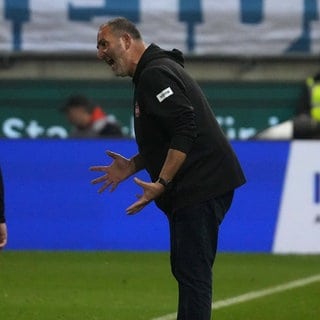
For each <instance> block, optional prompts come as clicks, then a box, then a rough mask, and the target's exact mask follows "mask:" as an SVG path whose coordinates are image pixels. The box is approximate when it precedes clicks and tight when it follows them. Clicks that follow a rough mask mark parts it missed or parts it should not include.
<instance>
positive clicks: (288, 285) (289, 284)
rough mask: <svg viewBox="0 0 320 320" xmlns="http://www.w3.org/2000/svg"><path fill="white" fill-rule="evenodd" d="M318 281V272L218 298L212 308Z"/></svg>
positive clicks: (166, 319)
mask: <svg viewBox="0 0 320 320" xmlns="http://www.w3.org/2000/svg"><path fill="white" fill-rule="evenodd" d="M318 281H320V274H317V275H314V276H311V277H308V278H303V279H298V280H295V281H290V282H287V283H284V284H281V285H278V286H274V287H270V288H267V289H262V290H257V291H250V292H247V293H245V294H242V295H240V296H236V297H232V298H229V299H225V300H219V301H217V302H214V303H212V309H220V308H224V307H228V306H231V305H234V304H238V303H242V302H246V301H250V300H254V299H258V298H261V297H265V296H269V295H272V294H274V293H278V292H282V291H287V290H290V289H294V288H298V287H304V286H306V285H308V284H310V283H314V282H318ZM176 317H177V313H176V312H175V313H170V314H167V315H164V316H162V317H159V318H153V319H151V320H174V319H176Z"/></svg>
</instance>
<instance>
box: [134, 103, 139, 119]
mask: <svg viewBox="0 0 320 320" xmlns="http://www.w3.org/2000/svg"><path fill="white" fill-rule="evenodd" d="M134 116H135V117H136V118H139V117H140V107H139V105H138V102H137V101H136V103H135V105H134Z"/></svg>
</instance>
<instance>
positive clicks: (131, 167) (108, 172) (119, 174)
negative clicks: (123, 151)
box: [90, 151, 135, 193]
mask: <svg viewBox="0 0 320 320" xmlns="http://www.w3.org/2000/svg"><path fill="white" fill-rule="evenodd" d="M106 153H107V155H108V156H109V157H111V158H112V159H113V161H112V163H111V165H109V166H93V167H90V170H91V171H99V172H103V173H104V174H103V175H102V176H100V177H99V178H96V179H94V180H92V181H91V183H92V184H98V183H102V186H101V188H100V189H99V190H98V192H99V193H101V192H103V191H104V190H106V189H107V188H109V187H110V192H112V191H114V190H115V189H116V188H117V186H118V184H119V183H120V182H122V181H124V180H125V179H127V178H128V177H130V176H131V175H132V174H133V173H135V164H134V161H132V160H130V159H127V158H125V157H123V156H122V155H120V154H118V153H115V152H112V151H107V152H106Z"/></svg>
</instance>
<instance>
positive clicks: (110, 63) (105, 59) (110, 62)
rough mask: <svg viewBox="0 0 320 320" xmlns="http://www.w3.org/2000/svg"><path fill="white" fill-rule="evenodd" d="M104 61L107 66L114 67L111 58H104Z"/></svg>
mask: <svg viewBox="0 0 320 320" xmlns="http://www.w3.org/2000/svg"><path fill="white" fill-rule="evenodd" d="M104 61H105V62H106V63H107V64H108V65H109V66H113V65H114V60H113V59H111V58H107V57H106V58H104Z"/></svg>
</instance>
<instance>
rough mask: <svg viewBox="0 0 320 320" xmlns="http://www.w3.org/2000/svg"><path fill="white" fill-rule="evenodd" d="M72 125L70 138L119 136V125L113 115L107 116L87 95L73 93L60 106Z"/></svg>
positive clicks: (120, 132) (121, 135)
mask: <svg viewBox="0 0 320 320" xmlns="http://www.w3.org/2000/svg"><path fill="white" fill-rule="evenodd" d="M61 111H62V112H64V113H65V115H66V117H67V119H68V121H69V123H70V124H71V125H72V127H73V128H72V131H71V132H70V135H69V137H71V138H107V137H110V138H121V137H123V133H122V130H121V126H120V125H119V124H118V122H117V121H116V120H115V118H114V116H108V115H107V114H106V113H105V112H104V111H103V110H102V108H101V107H100V106H98V105H93V104H92V102H90V101H89V99H87V97H85V96H82V95H73V96H70V97H69V98H68V100H67V101H66V104H65V105H64V106H63V107H62V108H61Z"/></svg>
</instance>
